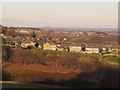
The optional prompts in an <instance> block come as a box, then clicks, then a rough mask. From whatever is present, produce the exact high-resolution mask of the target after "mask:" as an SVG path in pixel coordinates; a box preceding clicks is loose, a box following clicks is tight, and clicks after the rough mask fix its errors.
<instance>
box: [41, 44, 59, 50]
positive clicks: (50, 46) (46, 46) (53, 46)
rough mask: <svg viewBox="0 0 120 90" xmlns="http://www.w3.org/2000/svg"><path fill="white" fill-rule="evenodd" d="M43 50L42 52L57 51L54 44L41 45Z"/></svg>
mask: <svg viewBox="0 0 120 90" xmlns="http://www.w3.org/2000/svg"><path fill="white" fill-rule="evenodd" d="M43 49H44V50H57V47H56V45H54V44H49V43H45V44H44V45H43Z"/></svg>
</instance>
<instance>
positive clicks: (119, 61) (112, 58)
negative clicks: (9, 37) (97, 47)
mask: <svg viewBox="0 0 120 90" xmlns="http://www.w3.org/2000/svg"><path fill="white" fill-rule="evenodd" d="M104 60H106V61H108V62H112V63H118V64H120V58H118V57H105V58H104Z"/></svg>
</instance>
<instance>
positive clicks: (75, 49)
mask: <svg viewBox="0 0 120 90" xmlns="http://www.w3.org/2000/svg"><path fill="white" fill-rule="evenodd" d="M43 49H44V50H58V51H64V50H65V49H64V48H60V46H58V45H54V44H49V43H45V44H44V45H43ZM112 50H116V51H118V49H115V48H113V49H112V48H108V47H102V48H101V47H96V46H92V47H90V46H86V47H81V46H70V47H69V49H68V50H66V51H70V52H81V53H107V52H111V51H112Z"/></svg>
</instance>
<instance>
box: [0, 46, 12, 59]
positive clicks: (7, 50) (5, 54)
mask: <svg viewBox="0 0 120 90" xmlns="http://www.w3.org/2000/svg"><path fill="white" fill-rule="evenodd" d="M12 54H13V50H12V48H11V47H10V46H6V45H3V46H2V59H3V61H4V60H5V61H6V60H7V61H8V60H9V59H10V58H11V56H12Z"/></svg>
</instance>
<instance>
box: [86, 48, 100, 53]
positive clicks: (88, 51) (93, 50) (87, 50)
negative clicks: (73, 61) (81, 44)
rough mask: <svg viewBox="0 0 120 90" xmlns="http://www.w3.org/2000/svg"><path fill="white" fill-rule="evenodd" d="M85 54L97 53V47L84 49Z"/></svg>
mask: <svg viewBox="0 0 120 90" xmlns="http://www.w3.org/2000/svg"><path fill="white" fill-rule="evenodd" d="M85 52H86V53H99V47H86V48H85Z"/></svg>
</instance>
